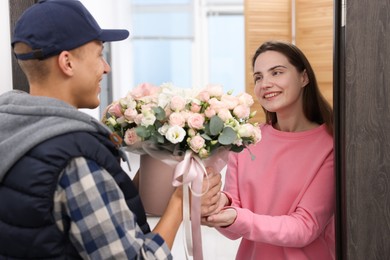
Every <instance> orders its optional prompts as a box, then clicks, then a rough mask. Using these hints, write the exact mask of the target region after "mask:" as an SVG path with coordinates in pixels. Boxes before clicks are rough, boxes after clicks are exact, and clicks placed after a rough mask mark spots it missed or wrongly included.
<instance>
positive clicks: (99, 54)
mask: <svg viewBox="0 0 390 260" xmlns="http://www.w3.org/2000/svg"><path fill="white" fill-rule="evenodd" d="M72 53H73V56H74V57H75V61H76V62H75V63H73V64H74V66H75V67H74V68H73V69H74V72H75V74H74V85H72V95H73V100H74V105H75V106H76V107H77V108H90V109H93V108H96V107H97V106H99V104H100V100H99V94H100V91H101V86H100V82H101V80H102V79H103V74H106V73H108V72H110V70H111V68H110V66H109V65H108V64H107V62H106V61H105V59H104V58H103V43H102V42H100V41H92V42H89V43H87V44H85V45H83V46H81V47H79V48H77V49H76V50H74V51H72Z"/></svg>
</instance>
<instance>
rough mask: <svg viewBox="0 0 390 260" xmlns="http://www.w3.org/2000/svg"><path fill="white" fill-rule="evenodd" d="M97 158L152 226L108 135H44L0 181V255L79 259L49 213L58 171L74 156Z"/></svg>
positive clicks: (132, 206)
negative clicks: (48, 136) (53, 136)
mask: <svg viewBox="0 0 390 260" xmlns="http://www.w3.org/2000/svg"><path fill="white" fill-rule="evenodd" d="M80 156H82V157H85V158H87V159H91V160H93V161H95V162H97V163H98V164H99V165H100V166H102V167H103V168H105V169H106V170H107V171H108V172H109V173H110V174H111V175H112V176H113V178H114V179H115V181H116V182H117V184H118V185H119V187H120V188H121V190H122V191H123V194H124V196H125V199H126V203H127V205H128V206H129V208H130V209H131V211H132V212H133V213H134V214H135V216H136V221H137V223H138V225H139V226H140V227H141V229H142V231H143V232H144V233H148V232H150V228H149V225H148V224H147V222H146V214H145V211H144V208H143V206H142V203H141V200H140V197H139V194H138V191H137V189H136V188H135V186H134V184H133V183H132V181H131V179H130V178H129V176H128V175H127V174H126V173H125V172H124V171H123V170H122V168H121V166H120V164H119V156H118V150H117V149H116V148H115V146H114V145H113V143H111V141H109V139H108V138H107V136H103V135H101V134H97V133H87V132H74V133H68V134H64V135H60V136H57V137H55V138H52V139H49V140H46V141H44V142H42V143H41V144H39V145H37V146H36V147H34V148H33V149H31V150H30V151H29V152H28V153H26V154H25V155H24V156H23V157H22V158H21V159H20V160H18V162H17V163H16V164H15V165H13V167H12V168H11V169H10V171H9V172H8V173H7V174H6V176H5V177H4V179H3V181H2V183H0V259H33V258H35V259H36V258H39V259H80V256H79V254H78V253H77V251H76V249H75V248H74V247H73V245H72V244H71V243H70V241H69V236H68V233H69V220H68V219H65V220H64V226H65V231H64V232H61V231H60V230H59V229H58V228H57V226H56V223H55V220H54V217H53V214H52V212H53V196H54V193H55V190H56V187H57V183H58V179H59V175H60V173H61V171H62V170H63V169H64V168H65V167H66V165H67V164H68V162H69V161H70V160H71V159H72V158H75V157H80Z"/></svg>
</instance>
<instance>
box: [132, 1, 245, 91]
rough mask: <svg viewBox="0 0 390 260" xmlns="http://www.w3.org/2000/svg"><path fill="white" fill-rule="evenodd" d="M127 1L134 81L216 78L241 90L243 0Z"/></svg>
mask: <svg viewBox="0 0 390 260" xmlns="http://www.w3.org/2000/svg"><path fill="white" fill-rule="evenodd" d="M131 3H132V4H131V8H132V10H131V14H132V15H131V17H132V24H133V27H134V31H132V35H131V41H132V48H133V51H132V53H133V55H132V56H133V57H132V58H133V68H134V69H133V75H134V82H133V85H134V86H135V85H138V84H140V83H143V82H149V83H153V84H155V85H160V84H161V83H163V82H172V83H173V84H175V85H177V86H180V87H198V88H200V87H203V86H205V84H207V83H215V84H222V85H223V86H224V88H225V90H226V91H227V90H234V91H235V92H236V91H240V92H242V91H244V90H245V86H244V84H245V75H244V71H245V64H244V18H243V0H240V1H239V0H230V1H228V0H225V1H222V0H219V1H217V0H214V1H212V0H208V1H196V0H132V2H131ZM235 94H237V93H235Z"/></svg>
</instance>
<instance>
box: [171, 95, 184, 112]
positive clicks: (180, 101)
mask: <svg viewBox="0 0 390 260" xmlns="http://www.w3.org/2000/svg"><path fill="white" fill-rule="evenodd" d="M185 106H186V100H185V99H184V98H183V97H181V96H173V97H172V98H171V102H170V107H171V109H172V110H173V111H176V112H178V111H181V110H183V109H184V108H185Z"/></svg>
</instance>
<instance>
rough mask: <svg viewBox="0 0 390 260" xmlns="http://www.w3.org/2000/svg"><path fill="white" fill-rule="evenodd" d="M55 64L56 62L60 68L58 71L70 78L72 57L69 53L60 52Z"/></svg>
mask: <svg viewBox="0 0 390 260" xmlns="http://www.w3.org/2000/svg"><path fill="white" fill-rule="evenodd" d="M57 62H58V66H59V67H60V70H61V71H62V72H63V73H64V74H66V75H68V76H72V75H73V73H74V71H73V69H74V68H73V64H72V62H73V60H72V55H71V53H70V52H69V51H62V52H61V53H60V54H59V55H58V59H57Z"/></svg>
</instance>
